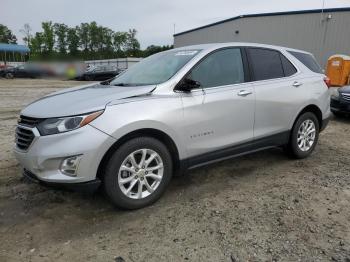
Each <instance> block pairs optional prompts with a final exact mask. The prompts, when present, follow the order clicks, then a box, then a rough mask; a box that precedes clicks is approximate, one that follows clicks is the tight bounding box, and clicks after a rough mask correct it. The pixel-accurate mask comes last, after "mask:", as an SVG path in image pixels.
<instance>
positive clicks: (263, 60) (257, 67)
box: [247, 48, 284, 81]
mask: <svg viewBox="0 0 350 262" xmlns="http://www.w3.org/2000/svg"><path fill="white" fill-rule="evenodd" d="M247 51H248V56H249V62H250V66H251V69H252V71H253V76H254V80H255V81H259V80H268V79H274V78H281V77H284V71H283V66H282V61H281V58H280V53H279V52H278V51H275V50H270V49H263V48H248V50H247Z"/></svg>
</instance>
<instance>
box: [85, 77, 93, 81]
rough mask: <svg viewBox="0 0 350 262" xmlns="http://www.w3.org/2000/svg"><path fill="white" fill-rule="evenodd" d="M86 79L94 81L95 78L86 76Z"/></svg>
mask: <svg viewBox="0 0 350 262" xmlns="http://www.w3.org/2000/svg"><path fill="white" fill-rule="evenodd" d="M84 79H85V80H86V81H93V80H94V78H93V77H92V76H84Z"/></svg>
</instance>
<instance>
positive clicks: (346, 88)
mask: <svg viewBox="0 0 350 262" xmlns="http://www.w3.org/2000/svg"><path fill="white" fill-rule="evenodd" d="M339 92H340V93H350V86H344V87H342V88H339Z"/></svg>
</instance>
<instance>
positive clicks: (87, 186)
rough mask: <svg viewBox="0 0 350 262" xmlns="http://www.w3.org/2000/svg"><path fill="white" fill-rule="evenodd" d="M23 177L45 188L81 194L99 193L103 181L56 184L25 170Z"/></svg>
mask: <svg viewBox="0 0 350 262" xmlns="http://www.w3.org/2000/svg"><path fill="white" fill-rule="evenodd" d="M23 176H24V177H25V178H27V179H28V180H30V181H31V182H33V183H37V184H40V185H43V186H47V187H52V188H56V189H65V190H70V191H76V192H80V193H87V194H92V193H94V192H96V191H97V189H98V188H99V187H100V185H101V180H99V179H95V180H92V181H88V182H83V183H55V182H47V181H43V180H40V179H39V178H38V177H37V176H36V175H35V174H33V173H32V172H30V171H28V170H26V169H23Z"/></svg>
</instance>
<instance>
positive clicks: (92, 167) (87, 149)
mask: <svg viewBox="0 0 350 262" xmlns="http://www.w3.org/2000/svg"><path fill="white" fill-rule="evenodd" d="M35 129H36V128H34V130H33V133H34V134H35V138H34V140H33V142H32V143H31V145H30V146H29V148H28V149H27V150H26V151H23V150H21V149H19V148H18V147H16V146H15V149H14V154H15V157H16V158H17V160H18V161H19V163H20V165H21V166H22V167H23V168H24V169H25V170H27V173H28V172H29V173H31V174H35V177H36V179H37V180H39V181H41V182H44V183H45V182H47V183H56V184H77V183H85V182H89V181H94V180H96V174H97V171H98V167H99V164H100V162H101V160H102V158H103V156H104V154H105V153H106V152H107V150H108V149H109V148H110V147H111V146H112V145H113V144H114V143H115V141H116V140H115V139H114V138H112V137H111V136H108V135H107V134H105V133H103V132H101V131H100V130H98V129H96V128H94V127H92V126H90V125H86V126H84V127H82V128H79V129H76V130H74V131H70V132H66V133H61V134H56V135H49V136H40V135H39V133H38V132H36V131H37V130H35ZM76 155H81V158H80V162H79V164H78V167H77V169H76V172H75V176H68V175H66V174H64V173H62V172H61V171H60V166H61V163H62V161H63V160H64V159H66V158H67V157H71V156H76Z"/></svg>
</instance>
